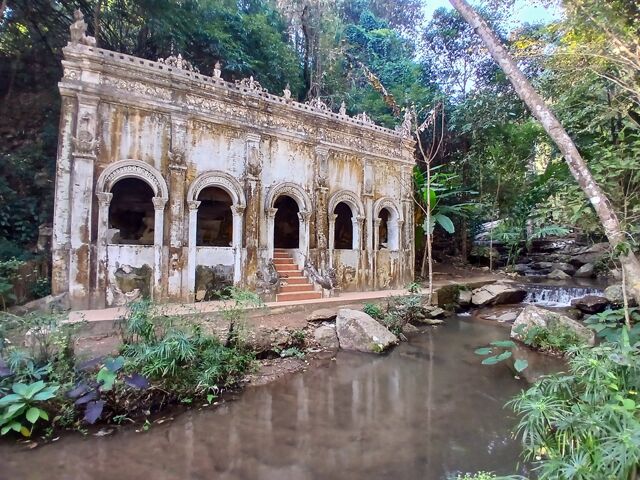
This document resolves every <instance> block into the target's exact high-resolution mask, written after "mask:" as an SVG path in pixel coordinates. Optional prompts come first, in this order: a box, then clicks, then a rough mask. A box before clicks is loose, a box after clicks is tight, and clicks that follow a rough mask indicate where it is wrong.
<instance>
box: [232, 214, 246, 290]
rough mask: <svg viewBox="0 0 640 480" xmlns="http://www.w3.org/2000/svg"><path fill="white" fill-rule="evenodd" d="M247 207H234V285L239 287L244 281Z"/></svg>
mask: <svg viewBox="0 0 640 480" xmlns="http://www.w3.org/2000/svg"><path fill="white" fill-rule="evenodd" d="M244 211H245V207H244V206H242V205H233V206H232V207H231V212H232V213H233V240H232V243H233V256H234V263H233V283H234V284H235V285H238V284H239V283H240V282H241V281H242V223H243V219H244Z"/></svg>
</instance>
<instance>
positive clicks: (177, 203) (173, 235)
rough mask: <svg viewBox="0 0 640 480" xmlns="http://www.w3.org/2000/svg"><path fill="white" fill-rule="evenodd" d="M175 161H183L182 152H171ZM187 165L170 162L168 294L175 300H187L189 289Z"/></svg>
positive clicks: (171, 156)
mask: <svg viewBox="0 0 640 480" xmlns="http://www.w3.org/2000/svg"><path fill="white" fill-rule="evenodd" d="M170 158H171V160H172V161H173V162H176V161H178V162H179V161H181V160H182V158H183V157H182V154H179V153H176V152H173V153H171V154H170ZM186 174H187V167H186V166H185V165H182V164H181V163H171V164H169V192H170V194H169V199H170V202H169V268H168V275H167V294H168V297H169V298H170V299H173V300H187V299H188V291H187V289H186V288H184V287H183V270H184V269H183V268H182V266H183V265H184V256H185V252H184V246H185V238H184V237H185V236H184V201H185V187H186Z"/></svg>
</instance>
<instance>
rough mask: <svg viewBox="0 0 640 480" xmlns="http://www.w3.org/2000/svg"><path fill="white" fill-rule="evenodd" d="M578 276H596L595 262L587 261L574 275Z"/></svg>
mask: <svg viewBox="0 0 640 480" xmlns="http://www.w3.org/2000/svg"><path fill="white" fill-rule="evenodd" d="M573 276H574V277H577V278H591V277H594V276H595V267H594V265H593V263H585V264H584V265H582V266H581V267H580V268H579V269H578V270H577V271H576V273H575V274H574V275H573Z"/></svg>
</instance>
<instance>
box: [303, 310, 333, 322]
mask: <svg viewBox="0 0 640 480" xmlns="http://www.w3.org/2000/svg"><path fill="white" fill-rule="evenodd" d="M337 314H338V312H337V311H336V310H335V309H333V308H320V309H318V310H314V311H313V312H311V313H310V314H309V315H307V322H332V321H334V320H335V319H336V315H337Z"/></svg>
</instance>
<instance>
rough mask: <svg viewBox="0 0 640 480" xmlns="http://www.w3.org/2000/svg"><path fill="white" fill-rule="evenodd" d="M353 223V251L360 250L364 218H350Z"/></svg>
mask: <svg viewBox="0 0 640 480" xmlns="http://www.w3.org/2000/svg"><path fill="white" fill-rule="evenodd" d="M351 221H352V222H353V246H352V247H351V248H353V249H354V250H358V251H361V250H362V227H363V225H364V221H365V217H362V216H357V217H352V218H351Z"/></svg>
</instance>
